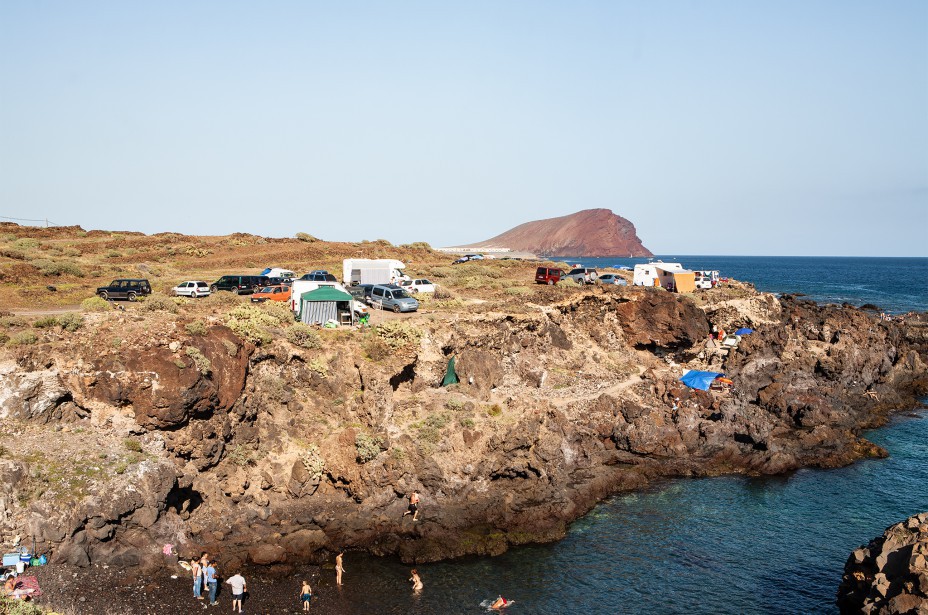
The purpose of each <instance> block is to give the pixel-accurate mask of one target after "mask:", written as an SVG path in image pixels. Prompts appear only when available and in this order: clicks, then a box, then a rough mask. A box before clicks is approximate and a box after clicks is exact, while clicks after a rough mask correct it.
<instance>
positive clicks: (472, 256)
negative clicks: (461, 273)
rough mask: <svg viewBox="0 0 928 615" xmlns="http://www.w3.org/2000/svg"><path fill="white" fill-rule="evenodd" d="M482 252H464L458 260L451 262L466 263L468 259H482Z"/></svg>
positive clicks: (454, 263)
mask: <svg viewBox="0 0 928 615" xmlns="http://www.w3.org/2000/svg"><path fill="white" fill-rule="evenodd" d="M482 260H483V254H465V255H464V256H462V257H461V258H459V259H458V260H456V261H454V262H453V263H451V264H452V265H460V264H461V263H466V262H468V261H482Z"/></svg>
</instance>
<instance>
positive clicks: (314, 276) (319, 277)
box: [300, 271, 338, 282]
mask: <svg viewBox="0 0 928 615" xmlns="http://www.w3.org/2000/svg"><path fill="white" fill-rule="evenodd" d="M300 279H301V280H306V281H307V282H338V280H336V279H335V276H334V275H332V274H331V273H326V272H325V271H311V272H309V273H307V274H306V275H304V276H303V277H301V278H300Z"/></svg>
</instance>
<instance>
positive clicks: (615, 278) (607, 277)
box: [599, 273, 628, 286]
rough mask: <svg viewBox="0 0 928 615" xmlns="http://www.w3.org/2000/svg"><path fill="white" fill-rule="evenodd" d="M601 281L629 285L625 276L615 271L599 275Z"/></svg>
mask: <svg viewBox="0 0 928 615" xmlns="http://www.w3.org/2000/svg"><path fill="white" fill-rule="evenodd" d="M599 281H600V282H602V283H603V284H615V285H616V286H627V285H628V282H626V281H625V278H623V277H622V276H619V275H615V274H614V273H604V274H603V275H601V276H599Z"/></svg>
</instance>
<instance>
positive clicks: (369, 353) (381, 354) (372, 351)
mask: <svg viewBox="0 0 928 615" xmlns="http://www.w3.org/2000/svg"><path fill="white" fill-rule="evenodd" d="M391 352H392V351H391V350H390V347H389V346H387V344H386V342H384V341H383V340H382V339H380V338H379V337H377V336H376V335H374V336H372V337H370V338H369V339H368V340H367V341H366V342H365V344H364V356H366V357H367V358H368V359H370V360H371V361H374V362H379V361H383V360H384V359H386V358H388V357H389V356H390V353H391Z"/></svg>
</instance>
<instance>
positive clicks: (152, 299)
mask: <svg viewBox="0 0 928 615" xmlns="http://www.w3.org/2000/svg"><path fill="white" fill-rule="evenodd" d="M143 307H144V308H145V309H146V310H148V311H149V312H170V313H171V314H176V313H177V304H176V303H174V300H173V299H172V298H171V297H168V296H167V295H162V294H161V293H152V294H150V295H148V296H147V297H145V303H144V304H143Z"/></svg>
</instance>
